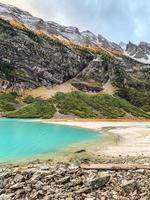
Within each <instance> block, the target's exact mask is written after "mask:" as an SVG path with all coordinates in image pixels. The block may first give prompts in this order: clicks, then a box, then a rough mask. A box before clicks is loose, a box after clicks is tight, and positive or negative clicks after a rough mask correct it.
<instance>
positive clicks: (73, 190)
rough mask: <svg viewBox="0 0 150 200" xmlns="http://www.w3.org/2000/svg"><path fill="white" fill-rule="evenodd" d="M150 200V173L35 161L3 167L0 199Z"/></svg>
mask: <svg viewBox="0 0 150 200" xmlns="http://www.w3.org/2000/svg"><path fill="white" fill-rule="evenodd" d="M41 199H42V200H55V199H60V200H84V199H85V200H98V199H100V200H149V199H150V170H147V169H146V170H145V169H138V170H87V169H82V168H81V167H80V165H79V164H77V163H74V162H71V163H70V162H69V163H56V162H55V163H54V162H52V161H41V162H40V161H35V162H32V163H28V164H22V165H1V166H0V200H41Z"/></svg>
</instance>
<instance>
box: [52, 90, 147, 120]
mask: <svg viewBox="0 0 150 200" xmlns="http://www.w3.org/2000/svg"><path fill="white" fill-rule="evenodd" d="M53 102H54V103H55V104H56V105H57V107H58V108H59V111H60V112H61V113H62V114H69V113H73V114H75V115H77V116H79V117H82V118H92V117H93V118H96V117H97V118H98V117H104V118H118V117H125V115H126V114H127V113H130V114H131V115H133V116H135V117H148V118H149V117H150V115H148V114H146V113H145V112H144V111H142V110H140V109H138V108H136V107H135V106H133V105H131V104H130V103H129V102H128V101H126V100H124V99H121V98H119V97H118V96H111V95H106V94H99V95H87V94H85V93H82V92H71V93H68V94H64V93H57V94H56V95H55V97H53Z"/></svg>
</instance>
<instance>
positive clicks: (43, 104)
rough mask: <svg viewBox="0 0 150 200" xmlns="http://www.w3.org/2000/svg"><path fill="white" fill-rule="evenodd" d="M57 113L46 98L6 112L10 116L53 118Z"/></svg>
mask: <svg viewBox="0 0 150 200" xmlns="http://www.w3.org/2000/svg"><path fill="white" fill-rule="evenodd" d="M54 113H55V108H54V106H53V105H52V104H50V103H49V102H48V101H45V100H39V101H35V102H33V103H31V104H29V105H26V106H24V107H22V108H20V109H18V110H16V111H13V112H9V113H7V114H6V116H7V117H9V118H43V119H46V118H51V117H52V116H53V114H54Z"/></svg>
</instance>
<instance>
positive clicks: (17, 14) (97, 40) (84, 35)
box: [0, 3, 122, 51]
mask: <svg viewBox="0 0 150 200" xmlns="http://www.w3.org/2000/svg"><path fill="white" fill-rule="evenodd" d="M0 17H1V18H3V19H5V20H12V19H15V20H17V21H19V22H21V23H23V24H24V25H25V26H26V27H28V28H30V29H33V30H38V31H39V30H40V31H43V32H45V33H47V34H54V35H57V36H59V37H60V38H62V39H64V40H69V41H72V42H75V43H77V44H80V45H92V46H93V45H94V46H96V47H97V46H98V47H104V48H108V49H112V50H118V51H122V49H121V48H120V46H119V45H118V44H115V43H112V42H110V41H108V40H107V39H106V38H104V37H103V36H101V35H98V36H96V35H95V34H93V33H92V32H90V31H84V32H80V31H79V29H78V28H76V27H72V26H69V27H66V26H62V25H60V24H57V23H55V22H51V21H44V20H42V19H40V18H37V17H34V16H32V15H31V14H30V13H28V12H26V11H22V10H20V9H18V8H16V7H13V6H11V5H5V4H1V3H0Z"/></svg>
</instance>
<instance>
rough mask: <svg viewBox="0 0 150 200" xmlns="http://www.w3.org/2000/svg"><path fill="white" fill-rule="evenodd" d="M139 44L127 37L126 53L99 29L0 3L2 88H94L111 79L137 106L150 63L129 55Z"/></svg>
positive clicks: (145, 91) (144, 96)
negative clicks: (61, 22)
mask: <svg viewBox="0 0 150 200" xmlns="http://www.w3.org/2000/svg"><path fill="white" fill-rule="evenodd" d="M145 46H146V47H145ZM140 48H142V49H143V50H145V52H146V53H147V54H148V51H147V49H148V45H145V44H143V43H141V44H140V47H139V48H137V47H136V45H132V44H131V43H129V44H128V45H127V48H126V50H127V52H128V54H129V52H130V54H129V56H127V55H126V54H127V53H124V51H123V49H122V48H121V47H120V46H119V45H117V44H115V43H112V42H110V41H108V40H107V39H105V38H104V37H102V36H100V35H98V36H96V35H94V34H93V33H91V32H90V31H84V32H80V31H79V29H78V28H75V27H64V26H61V25H59V24H56V23H54V22H45V21H43V20H42V19H39V18H36V17H33V16H32V15H30V14H29V13H28V12H25V11H22V10H20V9H18V8H16V7H13V6H9V5H3V4H0V89H1V90H6V89H10V88H11V89H13V90H16V89H17V90H20V89H21V90H22V89H26V88H37V87H40V86H46V87H47V86H51V85H54V84H62V83H64V82H66V81H70V83H71V84H72V85H73V86H74V87H76V88H77V89H78V90H82V91H90V92H91V91H92V92H99V91H103V89H104V86H105V85H106V84H107V83H110V84H111V85H113V86H114V87H115V88H119V89H120V91H119V92H120V93H119V94H118V95H120V96H121V97H123V98H125V99H127V100H129V101H130V102H132V103H133V104H134V105H136V106H140V107H142V106H143V105H145V102H146V105H147V106H149V104H150V102H149V100H148V99H149V95H148V91H149V89H150V82H149V77H150V66H149V65H146V64H142V63H141V62H138V61H136V60H135V59H133V58H132V57H133V56H135V54H136V53H137V49H139V51H140ZM136 56H137V57H138V53H137V55H136ZM137 87H138V90H137ZM139 92H140V95H141V96H142V98H141V97H140V95H139ZM136 95H137V97H136ZM133 97H134V100H133ZM143 99H144V102H143Z"/></svg>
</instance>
